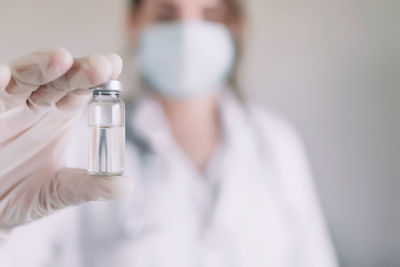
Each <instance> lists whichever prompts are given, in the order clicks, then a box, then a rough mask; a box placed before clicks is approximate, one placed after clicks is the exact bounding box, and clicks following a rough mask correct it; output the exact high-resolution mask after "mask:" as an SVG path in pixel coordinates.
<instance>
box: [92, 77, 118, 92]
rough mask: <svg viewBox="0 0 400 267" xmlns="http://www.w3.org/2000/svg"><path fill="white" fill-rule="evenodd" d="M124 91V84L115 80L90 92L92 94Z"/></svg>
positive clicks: (95, 87) (93, 88)
mask: <svg viewBox="0 0 400 267" xmlns="http://www.w3.org/2000/svg"><path fill="white" fill-rule="evenodd" d="M122 90H123V89H122V82H121V81H120V80H114V79H111V80H109V81H108V82H106V83H103V84H100V85H97V86H94V87H92V88H90V91H92V92H110V91H112V92H121V91H122Z"/></svg>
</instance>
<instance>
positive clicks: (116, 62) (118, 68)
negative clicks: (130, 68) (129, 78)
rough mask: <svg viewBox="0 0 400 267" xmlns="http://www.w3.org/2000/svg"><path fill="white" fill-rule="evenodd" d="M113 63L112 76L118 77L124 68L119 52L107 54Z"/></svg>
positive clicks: (113, 77)
mask: <svg viewBox="0 0 400 267" xmlns="http://www.w3.org/2000/svg"><path fill="white" fill-rule="evenodd" d="M107 57H108V58H109V59H110V60H111V63H112V73H111V78H112V79H117V78H118V77H119V75H121V72H122V68H123V61H122V58H121V57H120V56H119V55H118V54H115V53H114V54H110V55H108V56H107Z"/></svg>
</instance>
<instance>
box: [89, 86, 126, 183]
mask: <svg viewBox="0 0 400 267" xmlns="http://www.w3.org/2000/svg"><path fill="white" fill-rule="evenodd" d="M90 91H91V92H92V93H93V98H92V100H91V101H90V103H89V110H88V113H89V119H88V125H89V153H88V155H89V166H88V172H89V174H90V175H104V176H114V175H121V174H122V173H123V172H124V165H125V162H124V161H125V104H124V102H123V101H122V100H121V99H120V92H121V91H122V84H121V81H119V80H109V81H108V82H107V83H105V84H102V85H99V86H96V87H93V88H91V89H90Z"/></svg>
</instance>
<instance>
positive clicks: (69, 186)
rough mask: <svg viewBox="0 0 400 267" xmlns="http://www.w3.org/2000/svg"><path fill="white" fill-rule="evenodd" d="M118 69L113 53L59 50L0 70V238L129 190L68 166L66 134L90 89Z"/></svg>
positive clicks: (124, 182)
mask: <svg viewBox="0 0 400 267" xmlns="http://www.w3.org/2000/svg"><path fill="white" fill-rule="evenodd" d="M121 69H122V61H121V58H120V57H119V56H117V55H115V54H113V55H110V56H101V55H93V56H88V57H84V58H79V59H73V57H72V56H71V54H70V53H69V52H68V51H67V50H65V49H63V48H55V49H44V50H40V51H38V52H35V53H32V54H29V55H27V56H24V57H22V58H20V59H17V60H15V61H13V62H12V63H11V64H10V65H9V67H8V66H6V65H0V241H1V236H2V235H3V237H4V235H5V233H7V232H9V231H10V230H11V229H12V228H14V227H16V226H18V225H22V224H25V223H28V222H31V221H33V220H36V219H39V218H41V217H44V216H47V215H49V214H51V213H53V212H54V211H56V210H59V209H62V208H64V207H67V206H70V205H78V204H80V203H82V202H85V201H91V200H107V199H114V198H118V197H120V196H122V195H124V194H126V193H127V191H129V192H130V190H131V188H132V185H131V181H130V180H129V178H127V177H124V176H118V177H104V176H89V175H88V174H87V170H84V169H68V168H65V157H66V155H65V154H66V151H67V146H68V132H69V129H70V126H71V124H73V122H74V121H75V119H76V118H77V117H78V116H79V115H80V113H81V112H82V110H83V109H84V108H85V106H86V104H87V102H88V100H89V98H90V92H89V90H88V88H89V87H92V86H95V85H98V84H101V83H104V82H106V81H107V80H109V79H110V78H117V77H118V76H119V74H120V72H121ZM86 133H87V132H86V129H82V134H83V135H86ZM82 149H87V148H82Z"/></svg>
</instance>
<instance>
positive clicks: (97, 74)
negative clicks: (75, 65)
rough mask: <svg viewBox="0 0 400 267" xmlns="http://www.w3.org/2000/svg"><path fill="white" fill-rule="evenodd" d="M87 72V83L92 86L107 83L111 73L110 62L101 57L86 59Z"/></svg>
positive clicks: (93, 56) (95, 56)
mask: <svg viewBox="0 0 400 267" xmlns="http://www.w3.org/2000/svg"><path fill="white" fill-rule="evenodd" d="M88 62H89V66H90V68H89V70H88V72H87V75H88V79H89V82H90V83H91V84H92V85H93V86H94V85H98V84H102V83H105V82H107V81H108V80H109V79H110V77H111V74H112V72H113V65H112V62H111V60H110V59H109V58H108V57H106V56H103V55H92V56H89V57H88Z"/></svg>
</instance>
